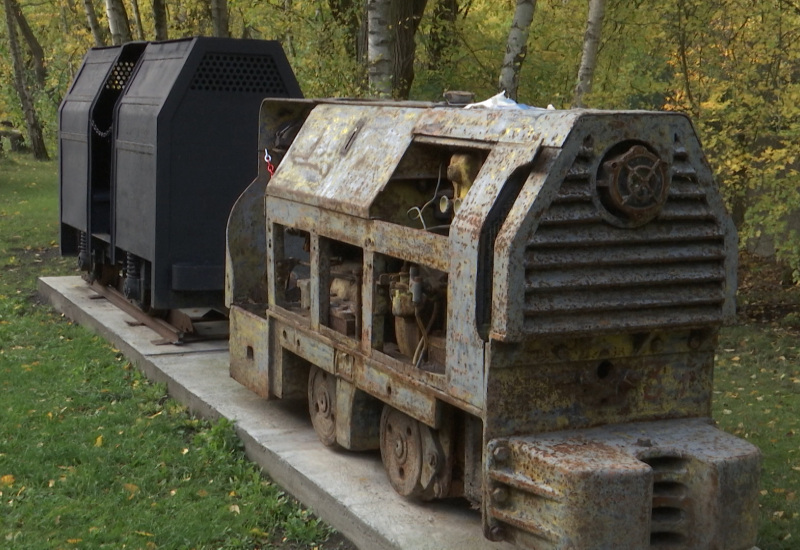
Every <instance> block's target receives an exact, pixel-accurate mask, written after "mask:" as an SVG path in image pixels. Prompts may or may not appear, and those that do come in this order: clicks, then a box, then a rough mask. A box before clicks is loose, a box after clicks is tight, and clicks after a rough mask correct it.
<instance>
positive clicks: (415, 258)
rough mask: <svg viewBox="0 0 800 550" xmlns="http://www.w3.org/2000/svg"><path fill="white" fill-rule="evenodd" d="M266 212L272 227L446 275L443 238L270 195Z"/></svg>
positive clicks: (446, 240)
mask: <svg viewBox="0 0 800 550" xmlns="http://www.w3.org/2000/svg"><path fill="white" fill-rule="evenodd" d="M268 192H269V191H268ZM267 209H268V218H269V220H270V223H273V224H274V223H278V224H281V225H283V226H285V227H294V228H297V229H302V230H304V231H309V232H312V233H317V234H319V235H322V236H325V237H327V238H329V239H334V240H337V241H341V242H343V243H347V244H352V245H354V246H357V247H360V248H362V249H365V250H373V251H376V252H380V253H381V254H385V255H387V256H391V257H394V258H398V259H401V260H405V261H408V262H413V263H417V264H421V265H427V266H429V267H432V268H434V269H438V270H439V271H445V272H446V271H447V269H448V267H449V262H450V257H449V252H448V250H449V246H448V244H449V243H448V239H447V237H445V236H443V235H437V234H435V233H429V232H426V231H422V230H419V229H412V228H410V227H404V226H401V225H396V224H392V223H388V222H384V221H381V220H367V219H362V218H357V217H353V216H349V215H347V214H342V213H339V212H333V211H330V210H324V209H319V208H315V207H314V206H310V205H307V204H300V203H296V202H293V201H288V200H285V199H281V198H279V197H273V196H268V198H267Z"/></svg>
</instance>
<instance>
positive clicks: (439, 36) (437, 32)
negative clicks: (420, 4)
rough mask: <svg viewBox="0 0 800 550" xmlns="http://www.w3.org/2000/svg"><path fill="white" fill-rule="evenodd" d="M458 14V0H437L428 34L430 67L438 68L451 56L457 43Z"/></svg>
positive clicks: (432, 68)
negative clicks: (450, 53) (456, 24)
mask: <svg viewBox="0 0 800 550" xmlns="http://www.w3.org/2000/svg"><path fill="white" fill-rule="evenodd" d="M457 15H458V0H436V5H435V6H434V7H433V13H432V21H431V30H430V32H429V34H428V36H429V39H428V43H429V45H428V57H429V59H430V62H429V64H428V67H429V68H430V69H431V70H434V71H435V70H438V69H440V68H441V66H442V64H443V63H445V62H446V61H447V59H448V57H449V52H450V49H451V48H452V47H453V44H454V43H455V22H456V16H457Z"/></svg>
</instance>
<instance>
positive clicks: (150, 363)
mask: <svg viewBox="0 0 800 550" xmlns="http://www.w3.org/2000/svg"><path fill="white" fill-rule="evenodd" d="M39 293H40V295H41V296H42V297H43V298H45V299H47V300H48V301H49V302H50V303H51V304H53V306H54V307H55V308H56V309H57V310H58V311H60V312H61V313H63V314H64V315H65V316H66V317H68V318H69V319H71V320H73V321H75V322H76V323H79V324H81V325H83V326H85V327H87V328H89V329H90V330H92V331H94V332H96V333H98V334H100V335H101V336H103V337H104V338H105V339H106V340H108V341H109V342H110V343H111V344H112V345H113V346H114V347H116V348H117V349H119V350H120V351H122V352H123V353H124V354H125V355H126V356H127V357H128V359H130V360H131V361H133V362H134V363H136V364H137V366H138V367H139V368H140V369H141V370H142V371H144V372H145V374H146V375H147V376H148V377H149V378H150V379H152V380H156V381H158V382H163V383H166V384H167V387H168V389H169V393H170V395H172V396H173V397H174V398H175V399H177V400H178V401H180V402H181V403H183V404H184V405H186V406H188V407H189V408H190V409H191V410H192V411H193V412H194V413H195V414H197V415H199V416H202V417H205V418H209V419H216V418H219V417H225V418H228V419H230V420H232V421H234V422H235V423H236V429H237V431H238V433H239V436H240V437H241V438H242V440H243V442H244V445H245V450H246V452H247V455H248V457H249V458H250V459H251V460H253V461H254V462H256V463H257V464H258V465H259V466H260V467H261V468H262V469H263V471H264V472H266V473H267V474H268V475H269V476H270V477H271V478H272V479H273V480H275V482H276V483H278V484H279V485H280V486H282V487H283V488H284V489H285V490H286V491H287V492H289V493H291V494H292V495H294V496H295V497H296V498H297V499H298V500H300V501H301V502H303V503H304V504H305V505H306V506H308V507H310V508H311V509H312V510H313V511H314V513H316V514H317V516H319V517H320V518H322V519H323V520H324V521H326V522H327V523H328V524H329V525H331V526H333V527H334V528H335V529H337V530H338V531H339V532H341V533H342V534H343V535H344V536H346V537H347V538H348V539H350V540H351V541H352V542H353V543H354V544H355V545H356V546H358V547H359V548H361V549H363V550H378V549H386V550H401V549H413V550H451V549H452V550H478V549H488V550H511V549H512V548H514V547H513V546H511V545H509V544H504V543H492V542H489V541H488V540H486V539H485V538H484V537H483V534H482V533H481V526H480V514H479V512H477V511H475V510H472V509H470V507H469V506H468V504H467V503H466V501H463V500H460V499H454V500H453V501H445V502H434V503H425V504H417V503H413V502H410V501H407V500H406V499H404V498H402V497H400V496H399V495H397V494H396V493H395V492H394V491H393V490H392V488H391V486H390V485H389V482H388V480H387V479H386V477H385V474H384V472H383V466H382V464H381V460H380V456H379V455H378V454H377V453H348V452H336V451H332V450H330V449H328V448H326V447H324V446H323V445H322V444H321V443H320V442H319V441H318V440H317V436H316V434H315V433H314V429H313V428H312V427H311V422H310V421H309V419H308V412H307V411H306V409H305V404H304V403H297V402H290V403H284V402H280V401H269V402H268V401H265V400H263V399H261V398H259V397H258V396H256V395H255V394H254V393H252V392H251V391H249V390H248V389H246V388H244V387H243V386H241V385H240V384H239V383H237V382H236V381H234V380H233V379H232V378H230V377H229V376H228V347H227V342H225V341H210V342H199V343H192V344H186V345H183V346H173V345H155V344H153V341H154V340H156V339H157V335H155V333H153V332H151V331H150V329H148V328H147V327H143V326H130V325H129V324H128V323H127V322H126V321H127V320H128V316H127V315H126V314H125V313H123V312H122V311H120V310H119V309H117V308H116V307H114V306H113V305H112V304H110V303H108V302H106V301H105V300H102V299H96V294H95V293H94V292H93V291H92V290H91V289H90V288H89V286H88V285H87V284H86V283H85V282H84V281H83V280H82V279H81V278H80V277H44V278H41V279H39Z"/></svg>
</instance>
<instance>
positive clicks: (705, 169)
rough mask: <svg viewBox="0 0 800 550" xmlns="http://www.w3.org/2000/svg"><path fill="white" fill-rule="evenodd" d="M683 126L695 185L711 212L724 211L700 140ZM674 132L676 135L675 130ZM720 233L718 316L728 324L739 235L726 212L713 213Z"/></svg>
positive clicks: (732, 309)
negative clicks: (722, 273)
mask: <svg viewBox="0 0 800 550" xmlns="http://www.w3.org/2000/svg"><path fill="white" fill-rule="evenodd" d="M684 124H685V126H686V128H685V129H684V128H682V129H681V130H682V131H681V133H680V136H681V137H682V138H683V145H684V147H685V148H686V152H687V155H688V158H690V159H695V160H696V162H695V164H694V167H695V169H696V171H697V175H696V177H697V185H698V186H699V187H700V188H701V189H703V190H705V194H706V195H705V200H706V202H707V203H708V205H709V207H710V208H711V209H712V210H713V211H714V212H722V213H724V212H725V211H726V210H725V204H724V203H723V202H722V195H721V194H720V193H719V192H718V190H717V184H716V183H715V182H714V176H713V173H712V171H711V167H710V166H709V164H708V161H707V160H706V157H705V154H704V153H703V150H702V148H701V147H700V143H699V142H698V141H697V136H696V135H695V133H694V131H693V129H692V127H691V123H690V122H689V121H688V120H686V121H684ZM676 135H678V134H677V133H676ZM716 222H717V224H718V225H719V229H720V233H721V234H722V235H723V238H724V251H725V252H724V253H725V262H724V266H725V303H724V305H723V307H722V318H723V321H724V322H726V323H732V322H733V321H735V319H736V287H737V267H738V263H739V248H738V245H739V238H738V234H737V232H736V227H735V226H734V224H733V219H732V218H731V217H730V216H728V215H722V216H717V220H716Z"/></svg>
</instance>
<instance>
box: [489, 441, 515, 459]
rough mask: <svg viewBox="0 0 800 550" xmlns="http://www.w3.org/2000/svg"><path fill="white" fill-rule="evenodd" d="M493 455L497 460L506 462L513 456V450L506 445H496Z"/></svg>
mask: <svg viewBox="0 0 800 550" xmlns="http://www.w3.org/2000/svg"><path fill="white" fill-rule="evenodd" d="M492 455H493V456H494V459H495V460H496V461H497V462H506V461H507V460H508V459H509V458H510V456H511V450H510V449H509V448H508V447H506V446H505V445H500V446H498V447H495V449H494V451H493V452H492Z"/></svg>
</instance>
